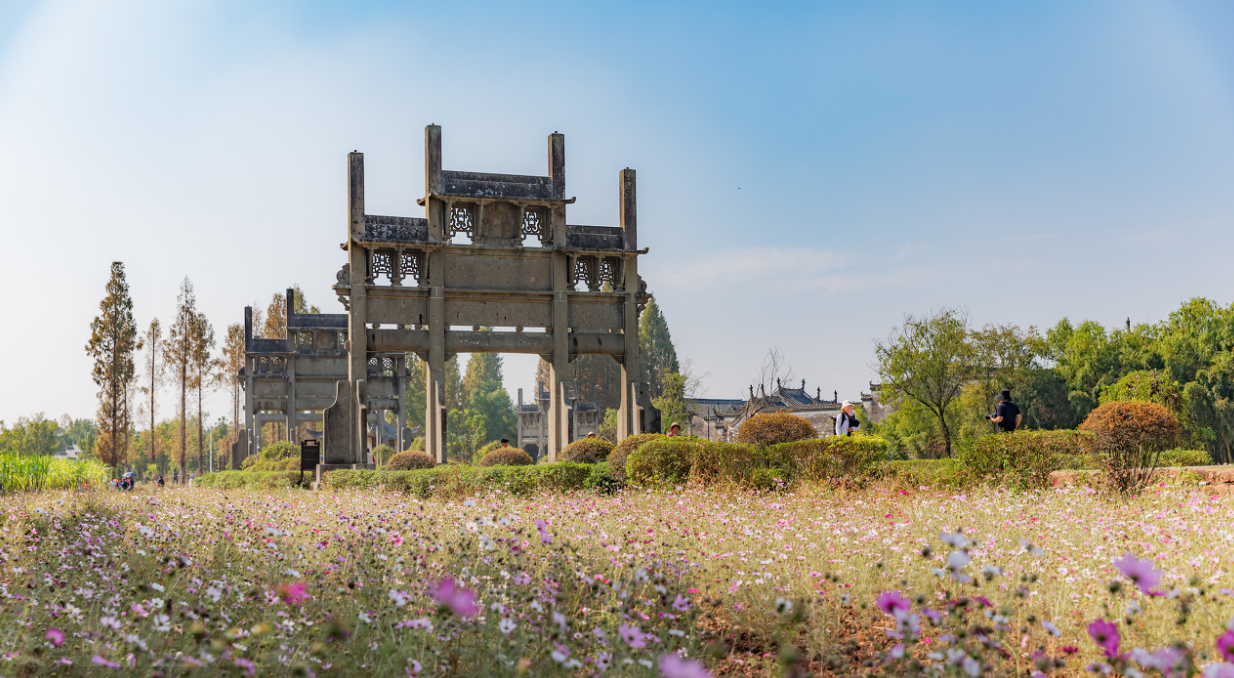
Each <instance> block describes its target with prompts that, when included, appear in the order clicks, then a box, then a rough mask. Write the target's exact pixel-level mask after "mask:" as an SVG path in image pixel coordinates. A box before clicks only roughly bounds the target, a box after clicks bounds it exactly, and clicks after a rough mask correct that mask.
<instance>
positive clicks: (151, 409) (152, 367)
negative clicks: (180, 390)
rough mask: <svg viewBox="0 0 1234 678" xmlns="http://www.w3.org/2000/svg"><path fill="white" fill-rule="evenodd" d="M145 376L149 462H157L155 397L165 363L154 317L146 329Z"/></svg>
mask: <svg viewBox="0 0 1234 678" xmlns="http://www.w3.org/2000/svg"><path fill="white" fill-rule="evenodd" d="M145 344H146V360H145V368H146V378H147V379H148V380H149V381H148V382H147V383H148V384H149V386H143V387H142V391H143V392H144V393H145V394H146V397H147V398H148V400H147V401H146V411H147V413H148V414H149V415H150V433H149V435H148V436H147V437H148V438H149V439H150V462H151V463H156V464H157V463H158V462H157V461H156V460H157V459H158V452H157V449H156V447H155V438H157V436H156V435H155V434H154V428H155V415H156V414H157V413H158V407H157V398H156V396H157V395H158V388H159V386H160V385H162V383H163V372H164V369H163V368H164V366H165V363H164V362H163V356H162V355H160V353H161V352H162V347H163V327H162V326H161V325H160V324H159V319H158V318H155V319H153V320H151V321H150V328H149V329H147V330H146V338H145Z"/></svg>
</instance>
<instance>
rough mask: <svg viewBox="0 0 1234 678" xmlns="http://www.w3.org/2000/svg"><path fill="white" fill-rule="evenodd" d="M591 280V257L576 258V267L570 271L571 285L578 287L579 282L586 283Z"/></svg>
mask: <svg viewBox="0 0 1234 678" xmlns="http://www.w3.org/2000/svg"><path fill="white" fill-rule="evenodd" d="M590 279H591V259H590V258H589V257H575V259H574V266H573V267H572V268H571V269H570V284H571V285H576V284H578V282H579V281H583V282H586V281H588V280H590Z"/></svg>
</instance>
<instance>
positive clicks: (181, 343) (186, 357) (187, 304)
mask: <svg viewBox="0 0 1234 678" xmlns="http://www.w3.org/2000/svg"><path fill="white" fill-rule="evenodd" d="M197 322H198V321H197V296H196V295H195V294H194V293H193V282H192V281H191V280H189V278H188V276H185V277H184V281H183V282H181V283H180V295H179V296H178V297H176V319H175V321H173V322H172V324H171V328H170V329H169V330H168V332H167V341H166V342H164V343H163V351H164V352H163V355H164V358H163V360H164V362H165V363H166V364H167V366H168V367H170V368H171V369H172V370H173V372H174V374H175V377H176V383H177V384H179V385H180V441H179V446H178V447H177V450H176V451H177V454H178V458H179V462H180V481H181V482H184V481H185V472H186V471H187V470H188V469H187V464H186V457H187V456H188V430H187V425H188V422H187V409H188V390H189V386H190V385H191V384H192V378H191V377H192V373H191V370H190V368H191V367H192V365H193V350H194V333H195V331H196V327H195V325H196V324H197Z"/></svg>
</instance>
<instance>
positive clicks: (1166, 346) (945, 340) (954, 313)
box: [875, 298, 1234, 462]
mask: <svg viewBox="0 0 1234 678" xmlns="http://www.w3.org/2000/svg"><path fill="white" fill-rule="evenodd" d="M1232 351H1234V306H1229V307H1222V306H1220V305H1218V304H1217V303H1215V302H1213V301H1211V300H1209V299H1203V298H1196V299H1192V300H1190V301H1188V302H1186V303H1184V304H1182V306H1181V307H1179V308H1178V310H1176V311H1174V312H1173V313H1171V314H1170V315H1169V317H1168V318H1166V319H1165V320H1162V321H1160V322H1157V323H1151V324H1147V323H1140V324H1135V325H1133V324H1132V323H1131V321H1130V319H1128V321H1127V322H1126V323H1125V324H1123V325H1122V326H1121V327H1116V328H1113V329H1108V328H1106V327H1104V326H1102V325H1101V324H1100V323H1097V322H1095V321H1092V320H1085V321H1083V322H1080V323H1078V324H1077V323H1073V322H1072V321H1071V320H1069V319H1067V318H1064V319H1063V320H1061V321H1059V322H1058V323H1057V324H1056V325H1055V326H1054V327H1052V328H1050V329H1048V330H1046V331H1045V332H1044V333H1041V332H1040V331H1038V330H1037V328H1035V327H1029V328H1028V329H1027V330H1023V329H1021V328H1020V327H1018V326H1015V325H986V326H984V327H982V328H980V329H973V328H970V327H969V323H968V318H967V315H966V314H965V313H964V312H962V311H958V310H954V309H944V310H942V311H939V312H935V313H932V314H930V315H927V316H908V317H906V318H905V321H904V324H903V325H902V326H900V327H898V328H896V329H895V330H894V331H893V333H892V334H891V336H890V337H889V338H888V339H887V340H886V341H882V342H879V343H878V344H877V346H876V347H875V360H876V363H877V368H878V370H879V373H880V376H881V378H882V387H881V388H882V389H883V391H882V397H883V399H884V400H885V401H886V402H887V403H889V404H891V405H893V406H895V407H896V408H897V411H896V412H895V413H894V414H892V415H891V416H890V417H888V418H887V420H885V421H884V422H883V423H882V424H881V425H880V426H879V427H877V428H878V430H879V432H880V433H881V434H882V435H884V436H885V437H886V438H888V441H889V443H890V444H891V449H892V450H893V452H894V453H896V454H898V455H901V456H906V457H935V456H944V455H948V454H950V453H951V448H952V446H953V442H954V441H955V440H956V439H958V438H965V437H971V436H974V435H980V434H983V433H987V432H990V431H991V424H990V423H989V422H988V421H987V420H986V419H985V415H986V414H988V413H990V412H992V411H993V409H994V406H995V398H996V396H997V394H998V392H999V390H1000V389H1003V388H1006V389H1010V390H1011V393H1012V400H1013V401H1014V402H1016V403H1017V404H1018V405H1019V407H1020V409H1021V411H1022V412H1023V414H1024V426H1026V427H1029V428H1040V429H1055V428H1074V427H1076V426H1078V425H1079V424H1080V423H1082V422H1083V421H1084V419H1085V417H1087V416H1088V414H1089V412H1091V411H1092V410H1093V409H1095V408H1096V407H1097V406H1098V405H1100V404H1102V403H1105V402H1110V401H1114V400H1147V401H1152V402H1158V403H1160V404H1163V405H1166V406H1167V407H1169V408H1171V409H1172V410H1173V411H1174V412H1175V413H1176V414H1177V415H1178V416H1179V418H1180V420H1182V421H1183V422H1184V425H1185V427H1186V429H1187V433H1188V437H1189V442H1190V444H1192V445H1194V446H1196V447H1203V448H1206V449H1208V451H1209V453H1210V454H1211V456H1212V457H1213V459H1214V460H1215V461H1218V462H1228V461H1230V460H1231V452H1232V448H1234V353H1232Z"/></svg>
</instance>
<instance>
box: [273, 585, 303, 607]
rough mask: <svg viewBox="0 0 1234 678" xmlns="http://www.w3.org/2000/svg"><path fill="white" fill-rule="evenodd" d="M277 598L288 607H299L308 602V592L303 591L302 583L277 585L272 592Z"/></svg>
mask: <svg viewBox="0 0 1234 678" xmlns="http://www.w3.org/2000/svg"><path fill="white" fill-rule="evenodd" d="M274 591H275V593H277V594H278V596H279V598H280V599H282V601H283V602H284V603H287V604H288V605H299V604H301V603H303V602H304V601H306V600H308V599H309V598H310V597H311V596H309V594H308V592H307V591H305V590H304V582H302V581H297V582H292V583H290V584H279V585H278V587H277V588H276V589H275V590H274Z"/></svg>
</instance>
